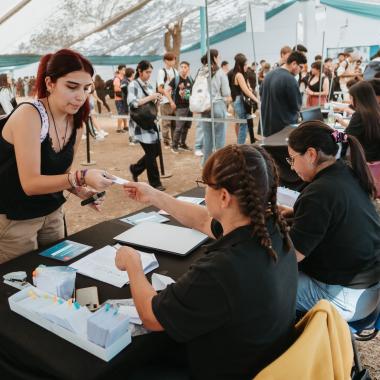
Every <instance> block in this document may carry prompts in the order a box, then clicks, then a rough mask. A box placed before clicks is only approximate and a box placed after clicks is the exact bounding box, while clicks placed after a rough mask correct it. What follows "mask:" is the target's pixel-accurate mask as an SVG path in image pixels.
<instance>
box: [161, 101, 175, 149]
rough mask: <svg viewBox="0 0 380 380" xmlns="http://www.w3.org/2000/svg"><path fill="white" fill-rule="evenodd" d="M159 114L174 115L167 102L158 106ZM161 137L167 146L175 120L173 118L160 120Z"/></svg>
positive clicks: (172, 132)
mask: <svg viewBox="0 0 380 380" xmlns="http://www.w3.org/2000/svg"><path fill="white" fill-rule="evenodd" d="M160 112H161V116H175V115H174V112H173V110H172V108H171V107H170V104H169V103H165V104H161V106H160ZM161 128H162V139H163V140H164V145H166V146H169V145H170V142H171V140H172V139H173V134H174V129H175V121H174V120H161Z"/></svg>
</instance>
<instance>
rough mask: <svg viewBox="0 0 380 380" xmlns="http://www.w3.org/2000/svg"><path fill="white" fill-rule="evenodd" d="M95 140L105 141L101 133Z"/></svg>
mask: <svg viewBox="0 0 380 380" xmlns="http://www.w3.org/2000/svg"><path fill="white" fill-rule="evenodd" d="M95 140H97V141H102V140H104V136H102V135H101V134H100V133H97V134H96V135H95Z"/></svg>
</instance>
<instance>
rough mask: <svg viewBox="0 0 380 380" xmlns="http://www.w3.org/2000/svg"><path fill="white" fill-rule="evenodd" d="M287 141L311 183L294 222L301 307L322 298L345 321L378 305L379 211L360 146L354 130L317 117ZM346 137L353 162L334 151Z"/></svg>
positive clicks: (292, 232) (299, 201) (291, 159)
mask: <svg viewBox="0 0 380 380" xmlns="http://www.w3.org/2000/svg"><path fill="white" fill-rule="evenodd" d="M288 144H289V145H288V151H289V157H288V162H289V164H290V165H291V166H292V169H293V170H295V171H296V172H297V174H298V175H299V176H300V177H301V179H303V180H304V181H305V182H308V183H309V184H308V185H307V186H306V187H305V188H304V190H303V191H302V192H301V194H300V196H299V198H298V199H297V201H296V203H295V205H294V220H293V225H292V228H291V230H290V236H291V239H292V241H293V244H294V247H295V249H296V254H297V259H298V261H299V269H300V274H299V276H300V277H299V284H298V293H297V310H298V311H301V312H305V311H307V310H309V309H311V308H312V307H313V306H314V304H315V303H317V302H318V301H319V300H320V299H322V298H324V299H328V300H329V301H330V302H332V303H333V304H334V306H336V307H337V309H338V310H339V312H340V313H341V314H342V316H343V317H344V318H345V319H346V320H347V321H355V320H359V319H362V318H364V317H366V316H367V315H369V314H370V313H371V312H372V311H373V310H374V309H375V308H376V306H377V304H378V302H379V291H380V283H379V281H380V218H379V215H378V214H377V212H376V210H375V207H374V204H373V202H372V201H373V198H374V196H375V194H376V189H375V186H374V182H373V179H372V177H371V175H370V173H369V170H368V167H367V164H366V162H365V158H364V154H363V150H362V148H361V146H360V144H359V142H358V141H357V139H356V138H355V137H353V136H350V135H347V134H345V133H342V132H338V131H337V130H334V129H332V128H330V127H328V126H327V125H326V124H324V123H322V122H320V121H308V122H304V123H302V124H301V125H300V126H299V127H298V128H296V129H295V130H294V131H293V132H292V133H291V134H290V135H289V141H288ZM342 145H343V147H342ZM345 145H348V146H349V148H350V152H351V153H350V166H349V165H348V164H347V163H345V162H344V161H342V160H340V159H338V160H337V159H336V156H337V154H339V152H341V151H342V150H343V151H344V150H345V149H344V148H345ZM342 148H343V149H342ZM288 212H289V210H288Z"/></svg>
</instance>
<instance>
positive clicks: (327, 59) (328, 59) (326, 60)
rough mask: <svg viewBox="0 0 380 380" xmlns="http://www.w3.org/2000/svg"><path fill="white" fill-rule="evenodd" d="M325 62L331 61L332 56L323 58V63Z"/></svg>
mask: <svg viewBox="0 0 380 380" xmlns="http://www.w3.org/2000/svg"><path fill="white" fill-rule="evenodd" d="M327 62H332V58H329V57H327V58H325V60H324V63H327Z"/></svg>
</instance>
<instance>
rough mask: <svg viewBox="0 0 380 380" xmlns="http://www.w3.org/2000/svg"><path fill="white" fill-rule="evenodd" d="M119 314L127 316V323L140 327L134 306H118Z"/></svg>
mask: <svg viewBox="0 0 380 380" xmlns="http://www.w3.org/2000/svg"><path fill="white" fill-rule="evenodd" d="M119 313H121V314H125V315H127V316H128V317H129V322H131V323H133V324H135V325H142V321H141V319H140V317H139V313H138V312H137V309H136V306H134V305H133V306H132V305H131V306H129V305H120V306H119Z"/></svg>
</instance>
